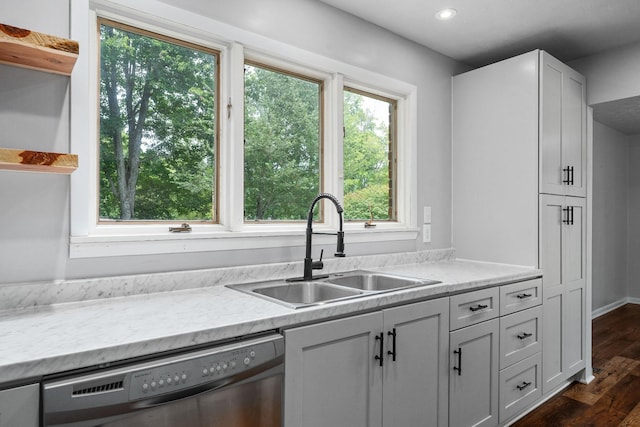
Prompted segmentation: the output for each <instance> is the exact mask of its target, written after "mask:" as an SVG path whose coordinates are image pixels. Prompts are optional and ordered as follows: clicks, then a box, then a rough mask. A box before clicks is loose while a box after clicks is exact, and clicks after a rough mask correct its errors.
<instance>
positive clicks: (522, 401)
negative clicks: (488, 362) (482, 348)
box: [500, 353, 542, 423]
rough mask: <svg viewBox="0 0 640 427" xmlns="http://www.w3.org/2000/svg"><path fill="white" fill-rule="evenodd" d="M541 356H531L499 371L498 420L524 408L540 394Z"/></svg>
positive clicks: (510, 416) (501, 420)
mask: <svg viewBox="0 0 640 427" xmlns="http://www.w3.org/2000/svg"><path fill="white" fill-rule="evenodd" d="M541 364H542V356H541V355H540V353H537V354H535V355H534V356H531V357H530V358H528V359H525V360H523V361H521V362H518V363H516V364H515V365H512V366H510V367H508V368H507V369H503V370H502V371H500V422H501V423H503V422H505V421H507V420H508V419H509V418H512V417H513V416H514V415H517V414H518V413H519V412H520V411H522V410H524V409H525V408H527V407H528V406H530V405H531V404H533V403H534V402H535V401H536V400H538V399H539V398H540V397H541V396H542V388H541V385H542V384H541V381H542V373H541Z"/></svg>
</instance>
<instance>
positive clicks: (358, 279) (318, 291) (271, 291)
mask: <svg viewBox="0 0 640 427" xmlns="http://www.w3.org/2000/svg"><path fill="white" fill-rule="evenodd" d="M436 283H440V282H439V281H437V280H425V279H415V278H412V277H404V276H398V275H395V274H386V273H375V272H371V271H362V270H357V271H351V272H348V273H341V274H332V275H330V276H328V277H325V278H323V279H322V280H313V281H291V282H287V281H284V280H273V281H269V282H257V283H243V284H237V285H227V287H228V288H231V289H235V290H238V291H240V292H244V293H247V294H249V295H254V296H258V297H260V298H264V299H267V300H269V301H273V302H276V303H278V304H282V305H285V306H287V307H290V308H302V307H310V306H314V305H320V304H328V303H332V302H337V301H342V300H346V299H350V298H357V297H362V296H367V295H373V294H376V293H381V292H391V291H395V290H401V289H406V288H412V287H418V286H428V285H433V284H436Z"/></svg>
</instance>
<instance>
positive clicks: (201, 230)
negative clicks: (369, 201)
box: [69, 223, 418, 258]
mask: <svg viewBox="0 0 640 427" xmlns="http://www.w3.org/2000/svg"><path fill="white" fill-rule="evenodd" d="M116 227H117V226H116ZM305 228H306V225H305V224H303V223H301V224H299V225H296V226H295V227H291V226H290V225H288V226H251V225H248V226H246V227H244V229H243V230H242V231H225V230H221V229H220V228H219V227H217V226H201V227H198V226H193V231H192V232H191V233H171V234H168V233H167V232H166V231H165V232H163V233H159V232H158V230H157V228H155V227H154V228H151V227H150V228H149V229H148V230H147V231H146V232H145V231H144V230H143V231H142V232H140V233H137V234H135V235H132V234H127V235H125V234H117V228H112V229H111V231H110V232H109V234H106V233H104V234H95V235H91V236H72V237H71V239H70V245H69V256H70V257H71V258H96V257H110V256H130V255H158V254H176V253H190V252H215V251H227V250H242V249H268V248H281V247H295V246H304V244H305ZM207 229H208V230H207ZM314 231H316V232H335V229H332V228H326V227H321V226H318V227H314ZM344 231H345V244H346V246H347V250H348V246H349V244H351V243H369V242H383V241H397V240H415V239H416V238H417V236H418V230H417V229H415V228H407V227H404V226H400V225H397V224H384V223H378V224H377V226H376V227H375V228H369V229H365V228H364V226H363V224H362V223H360V224H346V225H345V227H344ZM334 241H335V237H334V236H327V235H314V237H313V242H314V245H315V244H331V243H333V242H334Z"/></svg>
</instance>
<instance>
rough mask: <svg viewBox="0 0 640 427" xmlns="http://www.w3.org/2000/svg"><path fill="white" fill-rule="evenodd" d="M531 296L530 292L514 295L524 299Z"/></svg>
mask: <svg viewBox="0 0 640 427" xmlns="http://www.w3.org/2000/svg"><path fill="white" fill-rule="evenodd" d="M532 296H533V295H532V294H518V295H516V298H518V299H525V298H531V297H532Z"/></svg>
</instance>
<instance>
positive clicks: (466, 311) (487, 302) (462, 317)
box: [449, 286, 500, 331]
mask: <svg viewBox="0 0 640 427" xmlns="http://www.w3.org/2000/svg"><path fill="white" fill-rule="evenodd" d="M499 295H500V291H499V288H498V287H497V286H496V287H494V288H488V289H481V290H479V291H473V292H467V293H464V294H459V295H454V296H452V297H451V298H450V299H449V301H450V307H449V308H450V311H449V314H450V321H449V326H450V327H451V330H452V331H453V330H455V329H460V328H463V327H465V326H470V325H474V324H476V323H479V322H483V321H485V320H489V319H494V318H496V317H498V299H499Z"/></svg>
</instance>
